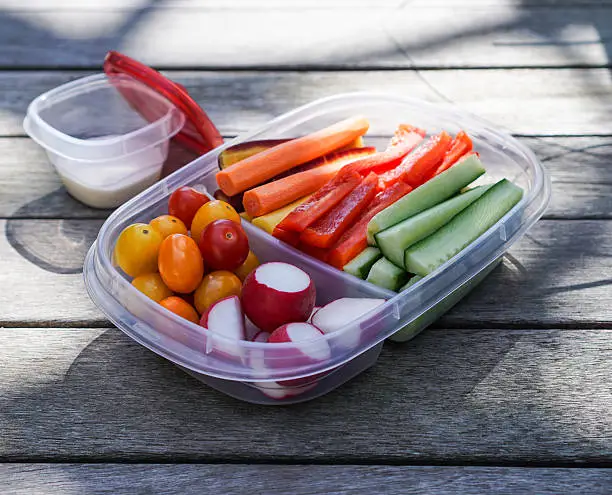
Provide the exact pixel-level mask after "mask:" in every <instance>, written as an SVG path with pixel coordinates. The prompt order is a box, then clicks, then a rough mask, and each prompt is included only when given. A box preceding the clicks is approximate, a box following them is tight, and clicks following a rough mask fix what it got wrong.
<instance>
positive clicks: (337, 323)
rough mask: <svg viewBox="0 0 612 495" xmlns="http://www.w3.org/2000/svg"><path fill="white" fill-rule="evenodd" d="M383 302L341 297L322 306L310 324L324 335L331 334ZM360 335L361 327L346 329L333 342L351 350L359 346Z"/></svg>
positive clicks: (382, 300) (380, 300)
mask: <svg viewBox="0 0 612 495" xmlns="http://www.w3.org/2000/svg"><path fill="white" fill-rule="evenodd" d="M384 302H385V300H384V299H369V298H350V297H343V298H341V299H336V300H335V301H332V302H330V303H329V304H327V305H325V306H323V307H322V308H321V309H320V310H319V311H317V312H316V313H315V314H314V315H313V317H312V324H313V325H315V326H316V327H317V328H318V329H319V330H320V331H321V332H323V333H325V334H328V333H333V332H335V331H337V330H339V329H341V328H342V327H344V326H345V325H347V324H349V323H350V322H352V321H354V320H356V319H358V318H360V317H362V316H363V315H365V314H366V313H369V312H370V311H372V310H373V309H375V308H377V307H378V306H380V305H381V304H383V303H384ZM361 334H362V329H361V327H359V328H351V329H346V330H344V331H343V333H342V335H339V336H338V337H337V338H336V339H334V340H333V342H334V344H337V345H338V346H339V347H341V348H348V349H352V348H355V347H356V346H357V345H359V342H360V341H361V336H362V335H361Z"/></svg>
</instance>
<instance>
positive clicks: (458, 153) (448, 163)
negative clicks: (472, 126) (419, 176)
mask: <svg viewBox="0 0 612 495" xmlns="http://www.w3.org/2000/svg"><path fill="white" fill-rule="evenodd" d="M472 147H473V145H472V140H471V139H470V136H468V135H467V134H466V133H465V132H464V131H459V132H458V133H457V135H456V136H455V139H453V144H451V147H450V149H449V150H448V151H447V152H446V155H444V160H443V161H442V164H441V165H440V166H439V167H438V168H437V169H436V171H435V172H434V173H433V175H432V177H434V176H435V175H438V174H441V173H442V172H444V171H445V170H447V169H449V168H451V167H452V166H453V165H454V164H455V163H457V160H459V158H461V157H462V156H463V155H465V154H466V153H467V152H468V151H472Z"/></svg>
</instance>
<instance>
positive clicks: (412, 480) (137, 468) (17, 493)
mask: <svg viewBox="0 0 612 495" xmlns="http://www.w3.org/2000/svg"><path fill="white" fill-rule="evenodd" d="M0 483H1V484H2V486H3V487H4V489H5V492H4V493H7V494H10V495H32V494H36V495H45V494H53V495H72V494H74V493H87V494H91V495H98V494H99V495H103V494H113V495H114V494H116V493H147V494H151V495H152V494H164V495H196V494H197V495H199V494H201V493H202V487H203V486H206V489H207V493H214V494H217V495H243V494H244V493H245V492H248V493H265V494H267V495H286V494H287V493H291V494H293V495H355V494H363V493H376V494H379V495H395V494H397V495H399V494H416V493H418V494H421V495H423V494H436V495H450V494H456V493H461V494H464V495H475V494H482V493H490V494H500V495H501V494H513V495H527V494H532V493H538V494H540V495H558V494H559V493H564V494H567V495H571V494H576V495H579V494H580V495H581V494H584V493H588V494H589V495H608V494H609V488H610V485H611V484H612V473H611V472H610V470H606V469H559V468H557V469H555V468H552V469H542V468H536V469H524V468H488V467H443V466H442V467H427V466H423V467H421V466H316V465H315V466H312V465H298V466H283V465H244V464H219V465H205V464H204V465H202V464H198V465H185V464H182V465H181V464H178V465H177V464H174V465H172V464H147V465H143V464H130V465H122V464H62V465H57V464H3V465H1V466H0Z"/></svg>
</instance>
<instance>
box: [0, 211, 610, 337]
mask: <svg viewBox="0 0 612 495" xmlns="http://www.w3.org/2000/svg"><path fill="white" fill-rule="evenodd" d="M101 223H102V221H101V220H82V219H77V220H9V221H1V222H0V229H1V230H2V231H4V232H5V236H3V237H0V284H2V286H3V287H10V288H11V290H10V291H3V292H0V325H5V326H35V325H38V326H40V325H44V326H47V325H51V326H53V325H58V326H64V325H68V326H89V325H94V326H100V325H104V324H105V322H106V319H105V318H104V316H103V315H102V314H101V313H100V312H99V311H98V310H97V309H96V308H95V307H94V305H93V304H92V303H91V301H90V300H89V297H88V296H87V293H86V291H85V288H84V284H83V280H82V275H81V273H80V272H81V268H82V265H83V260H84V257H85V254H86V252H87V249H88V248H89V246H90V245H91V243H93V241H94V239H95V237H96V235H97V232H98V230H99V227H100V225H101ZM610 252H612V222H610V221H608V220H605V221H603V220H571V221H568V220H563V221H560V220H541V221H540V222H538V223H537V224H536V225H535V226H534V227H533V229H532V230H530V231H529V233H528V234H527V235H526V236H525V238H523V239H522V240H521V241H519V242H518V243H517V244H516V245H515V246H514V247H513V248H512V249H511V250H510V252H509V255H508V256H507V257H506V258H505V259H504V261H503V263H502V265H501V266H500V267H498V268H496V269H495V270H494V271H493V272H492V273H491V275H489V276H488V277H487V279H486V280H485V281H484V282H483V283H482V284H481V285H480V286H479V287H477V288H476V289H475V290H474V291H473V292H472V293H471V294H469V295H468V296H466V298H465V299H464V300H463V301H462V302H461V303H460V304H458V305H457V306H456V307H455V308H454V309H453V310H451V311H450V312H449V313H447V314H446V316H444V317H443V318H442V319H441V320H439V322H438V324H437V325H439V326H450V327H453V328H454V327H470V326H478V327H483V326H488V325H493V326H502V327H503V326H516V325H522V326H532V325H535V326H544V327H554V326H563V327H567V326H570V327H571V326H576V325H578V326H582V327H584V326H605V327H607V326H609V325H610V321H612V293H611V292H610V284H611V283H612V279H611V278H610V273H612V258H611V257H610V255H609V253H610ZM26 280H27V283H25V281H26ZM23 301H38V302H39V304H37V306H36V308H35V310H33V309H32V307H31V305H29V304H24V303H23Z"/></svg>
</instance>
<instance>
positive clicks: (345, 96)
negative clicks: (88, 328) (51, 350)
mask: <svg viewBox="0 0 612 495" xmlns="http://www.w3.org/2000/svg"><path fill="white" fill-rule="evenodd" d="M355 98H358V99H364V98H367V99H368V100H369V101H370V102H371V103H372V104H373V105H376V104H377V103H380V102H382V101H384V102H391V103H398V102H401V103H405V104H409V105H416V106H419V107H421V108H422V109H423V110H425V111H426V110H431V111H432V112H442V113H443V115H444V116H446V117H447V118H448V117H451V116H454V117H456V118H458V119H461V120H466V119H470V120H472V123H473V124H477V125H478V126H479V131H481V132H483V133H486V134H489V135H492V136H494V137H495V138H497V139H501V140H504V141H507V142H510V143H511V144H512V145H513V147H514V151H517V152H520V154H521V155H522V158H524V159H525V160H527V161H528V162H529V164H530V165H531V166H532V167H533V170H534V174H533V176H534V178H533V182H532V184H531V187H530V188H529V193H528V194H525V195H523V198H522V199H521V201H520V202H519V203H518V204H517V205H515V207H514V208H512V209H511V210H510V211H509V212H508V213H507V214H506V215H505V216H504V217H502V218H501V219H500V220H499V221H498V222H496V223H495V224H494V225H493V226H492V227H491V228H489V229H488V230H487V231H486V232H485V233H483V234H482V235H481V236H480V237H479V238H478V239H477V240H476V241H475V243H484V242H485V241H487V240H489V239H490V238H491V237H492V236H493V235H494V234H495V233H496V232H497V231H498V229H499V226H500V225H502V226H503V225H504V224H505V222H506V221H507V220H508V219H509V218H510V217H513V216H514V215H516V214H517V212H519V211H520V210H523V209H524V210H527V207H528V206H531V205H532V204H534V203H535V202H536V201H539V203H538V204H537V205H536V207H535V208H530V214H529V215H528V216H527V217H526V218H524V219H523V220H522V222H521V225H520V228H519V229H517V230H516V231H515V232H514V233H513V234H512V235H511V236H509V237H508V238H507V239H506V240H505V244H501V245H500V246H499V247H498V248H497V249H496V250H495V251H492V252H491V253H490V254H489V256H487V257H486V258H483V259H482V263H480V264H479V266H478V267H476V268H474V269H470V270H467V271H465V272H464V273H463V274H462V275H460V276H458V277H457V279H456V280H455V283H453V284H452V285H450V286H448V287H447V289H448V290H447V294H450V293H452V292H453V291H455V290H456V289H457V288H459V287H460V286H462V285H464V284H465V283H466V282H467V281H469V280H470V279H472V278H474V277H475V276H476V275H477V274H478V273H479V272H480V271H482V270H483V269H485V268H486V267H487V266H488V265H489V264H490V263H491V262H493V261H494V260H495V259H496V258H497V257H499V256H501V255H502V254H503V253H504V252H505V251H506V250H507V249H508V247H509V246H510V245H511V244H513V243H514V242H515V241H516V240H517V239H518V238H520V237H521V236H522V235H523V233H524V232H525V231H526V230H527V229H528V228H529V227H531V226H532V225H533V223H535V222H536V221H537V219H539V218H540V217H541V215H542V214H543V212H544V211H545V209H546V207H547V205H548V202H549V200H550V177H549V175H548V172H547V171H546V170H545V169H544V167H543V166H542V164H541V163H540V161H539V160H538V159H537V157H536V155H535V154H534V153H533V152H532V151H531V150H530V149H529V148H528V147H527V146H525V145H524V144H522V143H521V142H520V141H518V140H517V139H515V138H514V137H513V136H511V135H510V134H509V133H507V132H504V131H500V130H497V129H496V128H495V127H494V126H493V124H490V123H489V122H488V121H487V120H485V119H482V118H481V117H477V116H474V115H473V114H471V113H469V112H466V111H463V110H460V109H458V108H457V107H449V105H448V104H437V103H431V102H427V101H423V100H419V99H416V98H410V97H398V96H393V95H390V94H388V93H376V92H351V93H341V94H337V95H333V96H329V97H325V98H321V99H317V100H314V101H312V102H310V103H308V104H306V105H303V106H300V107H297V108H296V109H294V110H291V111H289V112H286V113H284V114H282V115H280V116H278V117H276V118H274V119H272V120H270V121H268V122H267V123H266V124H263V125H262V126H259V127H258V128H256V129H255V130H253V131H250V132H247V133H243V134H241V135H239V136H237V137H236V138H234V139H232V140H231V141H229V142H226V143H225V144H224V145H223V146H220V147H218V148H215V149H214V150H211V151H210V152H208V153H206V154H205V155H202V156H201V157H199V158H197V159H196V160H194V161H193V162H191V164H189V165H187V166H186V167H190V172H191V173H190V174H188V175H184V176H181V180H180V182H177V184H179V183H186V182H189V181H193V180H197V179H198V178H202V177H203V176H204V175H205V173H207V172H206V171H202V170H201V169H198V168H197V166H195V164H196V163H197V162H199V161H201V160H205V159H206V157H208V156H209V155H210V154H212V153H215V154H217V153H220V152H221V151H223V150H224V149H225V148H227V147H229V146H232V145H234V144H236V143H239V142H243V141H247V140H249V139H250V138H251V137H252V136H254V135H257V134H261V133H263V132H266V130H268V129H269V128H272V127H274V126H276V125H278V124H279V123H283V122H285V121H292V122H291V125H288V126H287V128H294V127H298V126H299V125H301V124H302V123H304V122H306V121H308V120H312V119H313V118H315V117H317V116H318V115H324V114H326V113H328V111H325V110H324V109H322V110H321V111H320V112H318V113H310V114H308V112H309V111H311V112H312V109H313V108H315V109H316V108H317V107H324V106H325V105H327V104H332V103H337V102H342V101H345V100H347V101H350V100H353V99H355ZM300 114H306V115H305V117H304V118H301V119H295V117H296V116H300ZM293 119H295V120H293ZM215 162H216V160H215ZM182 170H183V173H185V172H186V170H185V168H183V169H182ZM179 173H181V171H180V170H179V171H177V172H175V173H173V174H171V175H170V176H168V177H167V178H166V179H164V181H162V183H163V184H162V187H163V188H164V190H167V191H169V190H170V189H171V187H170V185H169V182H170V183H172V182H173V178H175V176H176V175H177V174H179ZM172 186H173V187H176V185H175V184H173V185H172ZM155 187H159V184H158V185H153V186H151V187H150V188H148V189H146V190H145V191H143V192H142V193H140V194H139V195H138V196H136V197H135V198H133V199H132V200H130V201H129V202H127V203H126V204H125V205H123V207H121V208H120V209H118V210H116V211H115V212H113V213H112V214H111V215H110V216H109V217H108V219H107V220H106V222H105V223H104V225H103V226H102V227H101V229H100V232H99V234H98V240H100V239H101V238H103V237H104V236H105V234H106V232H107V231H108V229H109V228H110V225H111V224H113V223H114V222H115V221H118V220H119V219H120V217H129V216H130V215H132V214H134V213H135V212H137V211H141V210H142V209H143V208H146V206H147V205H146V203H143V204H141V201H142V200H143V199H144V198H146V197H147V195H148V194H149V193H150V192H151V190H152V189H153V188H155ZM209 196H210V194H209ZM252 228H255V227H252ZM261 234H262V235H265V236H269V238H270V239H274V240H276V239H275V238H273V237H272V236H270V235H269V234H267V233H265V232H263V231H261ZM98 240H97V241H96V242H95V244H94V245H93V246H92V247H91V249H90V253H89V254H88V261H89V262H92V263H93V259H94V258H95V261H96V262H97V263H99V264H100V268H101V269H102V270H104V271H106V272H110V271H117V270H116V268H115V267H114V266H113V265H112V264H111V262H110V259H109V258H107V257H106V256H104V252H103V248H102V246H101V243H100V242H98ZM469 254H471V253H470V250H469V247H468V248H466V249H463V250H462V251H461V252H459V253H458V254H457V255H455V256H454V257H452V258H451V259H449V260H447V261H446V262H445V263H444V264H442V265H441V266H440V267H438V268H437V269H436V270H435V271H433V272H432V273H430V274H429V275H428V276H427V277H424V278H423V280H420V281H419V282H418V283H416V284H414V285H413V286H411V287H409V288H408V289H406V290H404V291H402V292H399V293H395V292H391V291H386V290H384V289H383V291H385V292H387V293H388V294H389V297H388V298H387V300H386V301H385V302H384V303H383V304H382V305H380V306H378V307H377V308H374V309H373V310H371V311H369V312H368V313H366V314H364V315H362V316H361V317H359V318H358V319H356V320H353V321H351V322H349V323H347V324H346V325H344V326H343V327H341V328H340V329H338V330H337V331H335V332H332V333H329V334H325V335H323V336H322V337H319V338H317V339H313V340H309V341H304V342H303V343H307V342H319V341H321V340H325V341H330V340H334V339H336V338H339V336H341V335H343V334H345V333H346V332H348V331H350V330H351V328H353V327H355V326H357V325H365V326H362V328H365V329H367V328H369V326H370V325H373V324H375V322H372V320H373V319H375V316H376V314H377V313H379V312H381V311H383V310H384V308H385V307H387V308H389V307H392V308H393V310H394V314H397V321H398V322H400V323H401V325H404V324H407V323H410V321H413V320H414V319H416V318H418V316H420V314H423V313H425V312H426V311H427V310H428V309H430V308H431V307H433V306H434V305H435V304H437V302H438V301H433V302H432V303H431V304H430V305H429V306H427V307H422V310H421V311H420V314H418V315H416V316H414V318H413V320H410V321H403V322H402V321H401V319H400V308H401V307H404V306H405V305H406V304H407V301H406V300H407V299H409V296H413V295H414V294H415V292H416V291H418V290H419V289H421V288H422V287H423V286H424V285H427V284H431V283H433V282H434V281H436V280H438V279H439V278H440V277H441V276H442V275H443V274H444V273H445V272H447V271H448V270H449V269H451V268H453V267H455V266H457V265H459V264H460V263H461V262H462V261H463V260H464V259H465V257H467V256H468V255H469ZM312 263H313V264H315V265H317V266H319V267H324V268H329V269H331V270H334V271H336V270H335V269H333V268H332V267H329V266H328V265H326V264H324V263H322V262H320V261H318V260H316V259H314V258H312ZM93 271H96V270H95V269H94V270H93ZM340 273H341V272H340ZM96 277H97V275H96ZM85 279H86V285H89V281H88V280H87V277H85ZM113 283H114V284H115V283H116V284H117V285H118V286H119V287H120V288H122V289H123V288H127V286H128V285H129V286H131V284H130V283H129V282H128V281H127V280H125V279H124V278H123V277H120V276H119V277H117V278H116V279H115V280H114V282H113ZM131 289H132V290H133V293H134V295H135V297H139V298H142V300H143V301H144V300H147V299H148V298H147V297H146V296H145V295H144V294H142V293H139V291H138V290H136V289H135V288H134V287H131ZM378 289H380V288H378ZM128 290H130V289H128ZM88 291H89V287H88ZM104 291H105V293H106V295H107V296H108V297H110V298H112V299H113V300H114V301H115V302H116V303H117V304H119V305H120V304H121V303H120V302H119V301H117V300H116V299H115V298H114V297H113V296H112V295H111V294H110V293H109V292H108V291H107V290H106V288H104ZM90 296H91V297H92V299H94V302H96V304H99V302H98V301H97V299H96V298H95V296H94V295H93V294H91V292H90ZM372 297H374V296H372ZM441 299H442V298H441ZM149 303H150V301H149ZM150 306H151V308H150V309H151V310H152V311H154V312H156V313H157V316H161V317H162V318H163V319H164V320H165V321H167V322H169V323H173V324H180V325H181V326H183V327H187V328H190V329H192V330H195V329H197V330H198V332H199V333H201V334H204V335H207V336H211V335H214V339H216V340H222V341H226V342H232V343H233V344H234V345H236V344H237V345H238V347H240V348H244V349H260V350H261V349H266V348H268V346H267V345H266V343H262V342H251V341H246V340H244V341H235V340H234V339H231V338H228V337H226V336H223V335H220V334H217V333H214V332H211V331H210V330H208V329H204V328H203V327H200V326H199V325H196V324H194V323H191V322H188V321H185V320H184V319H181V318H180V317H178V316H176V315H175V314H173V313H172V312H170V311H168V310H166V309H165V308H163V307H161V306H159V305H154V304H153V303H150ZM156 306H157V307H156ZM124 309H126V308H124ZM126 311H127V309H126ZM107 316H108V315H107ZM109 318H110V319H111V321H113V322H114V323H115V324H117V322H116V321H114V320H113V318H111V317H110V316H109ZM117 326H119V325H117ZM119 328H121V329H122V330H123V331H124V332H126V333H128V334H129V335H130V337H132V338H135V340H137V341H138V342H140V343H141V344H143V345H145V346H146V347H148V348H150V349H152V350H154V351H155V352H156V353H158V354H160V355H162V356H164V357H166V358H168V359H170V360H171V361H173V362H175V363H177V364H179V365H180V366H183V367H185V368H188V369H190V370H192V371H194V372H196V373H204V374H207V375H209V376H214V377H217V378H223V379H227V380H236V381H244V380H245V378H243V377H230V376H227V375H226V374H223V373H215V372H214V371H212V370H211V371H208V370H203V369H201V368H200V367H198V366H197V365H194V364H193V363H190V362H188V361H186V360H184V359H182V358H181V357H180V356H177V355H176V354H174V353H173V352H172V351H171V350H170V349H167V348H165V347H163V346H160V345H159V344H158V343H157V342H152V341H150V340H148V339H145V338H143V336H142V335H139V336H138V337H134V333H135V332H133V331H132V329H130V331H129V332H127V331H126V330H125V329H124V328H122V327H121V326H119ZM397 330H399V328H393V329H390V330H388V331H385V332H381V334H380V335H379V336H378V337H377V338H376V339H372V340H371V341H368V342H367V344H361V345H359V346H356V347H355V348H353V349H350V350H347V351H346V352H344V353H342V354H340V355H339V356H340V358H339V359H334V360H333V362H331V363H329V364H325V365H322V366H320V367H318V368H316V369H315V370H314V371H313V370H309V371H308V372H305V373H304V374H303V375H291V376H290V377H291V378H299V377H301V376H307V375H310V374H312V373H316V372H319V371H325V370H327V369H331V368H333V367H335V366H339V365H341V364H344V363H346V362H347V361H349V360H351V359H353V358H354V357H356V356H358V355H359V354H361V353H363V352H365V351H367V350H368V349H370V348H372V347H373V346H375V345H377V344H378V343H380V342H381V341H383V340H384V339H386V338H388V337H389V336H390V335H392V334H393V333H395V332H396V331H397ZM275 348H277V349H283V348H284V349H292V348H295V347H294V344H292V343H277V344H275ZM287 376H289V375H287ZM275 379H279V378H278V377H276V378H270V379H269V380H262V381H273V380H275ZM282 379H286V376H285V375H283V377H282Z"/></svg>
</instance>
